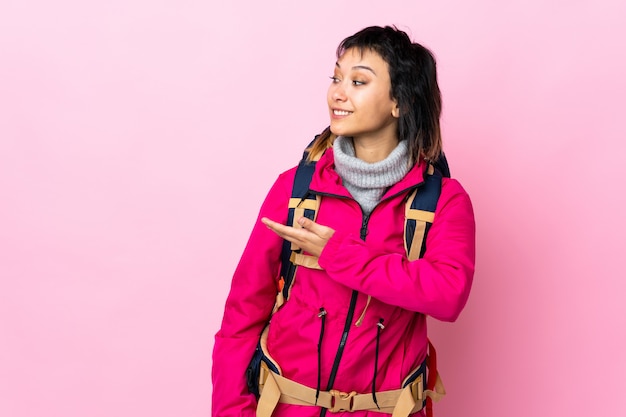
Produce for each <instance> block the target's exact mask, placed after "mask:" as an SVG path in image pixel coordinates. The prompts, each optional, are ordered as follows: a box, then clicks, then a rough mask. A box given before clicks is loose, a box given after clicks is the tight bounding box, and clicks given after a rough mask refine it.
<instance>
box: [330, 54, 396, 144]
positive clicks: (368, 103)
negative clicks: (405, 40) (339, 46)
mask: <svg viewBox="0 0 626 417" xmlns="http://www.w3.org/2000/svg"><path fill="white" fill-rule="evenodd" d="M331 79H332V82H331V84H330V87H329V88H328V95H327V100H328V110H329V113H330V130H331V131H332V132H333V133H334V134H336V135H340V136H351V137H353V138H354V140H360V139H367V140H380V139H384V140H395V141H397V140H398V138H397V125H398V117H399V115H400V112H399V109H398V105H397V102H396V100H394V99H393V98H392V97H391V78H390V76H389V69H388V67H387V63H386V62H385V61H384V60H383V59H382V58H381V57H380V55H378V54H377V53H376V52H373V51H368V50H363V51H359V50H357V49H354V48H352V49H348V50H347V51H346V52H345V53H344V54H343V55H342V56H341V57H340V58H339V60H338V61H337V64H336V65H335V72H334V75H333V76H332V77H331Z"/></svg>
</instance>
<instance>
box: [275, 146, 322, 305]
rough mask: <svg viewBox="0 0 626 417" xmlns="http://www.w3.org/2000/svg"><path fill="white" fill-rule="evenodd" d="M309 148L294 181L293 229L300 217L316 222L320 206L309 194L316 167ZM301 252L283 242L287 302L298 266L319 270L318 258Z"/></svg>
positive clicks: (282, 272)
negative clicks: (310, 156)
mask: <svg viewBox="0 0 626 417" xmlns="http://www.w3.org/2000/svg"><path fill="white" fill-rule="evenodd" d="M311 143H313V142H311ZM309 148H310V145H309V146H308V147H307V150H305V152H304V154H303V155H302V159H301V160H300V163H299V164H298V167H297V168H296V175H295V178H294V181H293V188H292V190H291V198H290V199H289V212H288V214H287V225H288V226H292V227H300V225H299V224H298V223H294V220H295V219H298V218H300V217H307V218H309V219H311V220H315V219H316V217H317V211H318V209H319V206H320V200H321V198H320V196H318V195H314V194H311V193H310V192H309V185H310V184H311V179H312V178H313V173H314V172H315V166H316V161H308V156H309V152H308V149H309ZM301 252H302V250H301V249H300V248H299V247H298V246H297V245H295V244H292V243H290V242H288V241H286V240H284V241H283V247H282V250H281V255H280V258H281V267H280V277H281V282H282V283H281V286H282V288H280V289H281V291H282V293H283V297H284V299H285V300H286V299H288V298H289V291H290V289H291V285H292V284H293V279H294V276H295V273H296V266H297V265H304V266H306V267H309V268H316V269H319V265H318V264H317V258H315V257H312V256H307V255H303V254H302V253H301Z"/></svg>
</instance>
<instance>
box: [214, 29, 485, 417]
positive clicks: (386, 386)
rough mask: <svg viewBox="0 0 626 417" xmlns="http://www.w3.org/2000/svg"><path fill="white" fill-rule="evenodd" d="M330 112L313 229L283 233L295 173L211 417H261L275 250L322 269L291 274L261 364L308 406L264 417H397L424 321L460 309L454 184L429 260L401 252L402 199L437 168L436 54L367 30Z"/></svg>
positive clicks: (468, 252)
mask: <svg viewBox="0 0 626 417" xmlns="http://www.w3.org/2000/svg"><path fill="white" fill-rule="evenodd" d="M327 100H328V108H329V113H330V128H329V129H327V130H326V131H324V132H323V134H321V135H320V136H319V137H318V138H317V139H316V141H315V142H314V143H313V145H312V146H311V148H310V153H309V154H310V156H311V158H312V159H316V158H317V157H319V160H318V161H317V164H316V168H315V172H314V174H313V178H312V180H311V183H310V192H311V193H312V194H316V195H319V196H321V205H320V208H319V210H318V214H317V218H316V220H315V221H312V220H309V219H306V218H299V219H296V222H297V225H295V226H296V227H291V226H286V225H285V223H286V221H287V206H288V202H289V198H290V196H291V190H292V185H293V181H294V176H295V168H294V169H291V170H289V171H287V172H285V173H283V174H282V175H280V176H279V178H278V179H277V181H276V183H275V184H274V186H273V187H272V188H271V190H270V192H269V194H268V196H267V198H266V200H265V202H264V203H263V206H262V208H261V211H260V214H259V221H257V223H256V225H255V227H254V230H253V231H252V235H251V236H250V240H249V242H248V244H247V246H246V249H245V251H244V253H243V255H242V257H241V260H240V263H239V265H238V267H237V269H236V271H235V274H234V277H233V281H232V287H231V292H230V294H229V297H228V299H227V302H226V308H225V313H224V318H223V322H222V327H221V329H220V331H219V332H218V333H217V335H216V339H215V348H214V353H213V415H214V416H220V417H225V416H231V415H232V416H235V415H237V416H252V415H255V412H256V408H257V398H256V397H255V396H254V395H253V394H250V392H249V390H248V388H247V386H246V380H245V373H246V368H247V366H248V364H249V362H250V358H251V357H252V354H253V352H254V350H255V348H256V346H257V343H258V340H259V334H260V333H261V332H262V330H263V329H264V328H265V326H266V324H267V320H268V318H269V317H270V315H271V313H272V310H273V307H274V303H275V300H276V293H277V291H278V285H279V284H278V282H279V271H280V253H281V245H282V242H283V239H286V240H288V241H290V242H292V243H294V244H296V245H297V246H299V247H300V248H302V250H303V253H304V254H307V255H309V256H312V257H316V258H318V259H317V262H318V264H319V269H318V268H307V267H303V266H300V267H299V268H298V270H297V274H296V279H295V283H294V284H293V286H292V287H291V293H290V297H289V300H288V302H286V303H285V304H284V305H282V307H280V308H279V309H278V310H277V312H276V313H275V314H274V315H272V320H271V325H270V326H269V328H268V331H267V332H266V339H265V340H266V343H267V346H266V347H267V352H268V353H269V355H271V357H272V360H273V361H274V362H275V363H276V364H277V366H278V368H279V369H280V374H281V375H282V376H281V377H280V378H282V379H277V381H279V382H280V381H288V382H289V383H290V384H291V383H293V386H295V387H298V388H302V389H303V390H308V391H307V392H309V393H311V392H314V393H315V398H313V399H312V400H311V401H309V402H306V401H305V402H301V401H300V402H298V401H290V400H288V399H286V397H288V395H287V396H285V395H283V397H280V398H278V397H276V398H275V399H274V401H273V402H272V401H270V402H269V403H267V404H270V403H271V405H270V406H269V408H268V407H266V405H267V404H266V399H264V397H265V389H264V393H263V395H262V397H261V399H260V400H259V403H262V404H263V405H262V406H261V407H260V410H259V415H266V416H269V415H270V414H271V415H274V416H317V415H324V414H326V411H327V408H335V407H336V408H337V409H350V410H356V411H354V412H355V413H356V414H359V415H366V414H367V413H369V411H383V412H388V413H391V412H392V411H393V410H394V407H395V406H396V405H397V402H398V401H400V400H399V399H398V395H399V394H397V392H398V391H394V390H399V389H401V388H402V385H403V382H404V381H405V380H406V378H407V377H410V376H411V375H412V374H414V376H413V377H414V378H415V376H416V375H418V373H419V375H423V363H424V361H425V357H426V355H427V350H428V341H427V335H426V316H427V315H430V316H432V317H434V318H436V319H439V320H444V321H454V320H455V319H456V318H457V317H458V315H459V313H460V312H461V310H462V308H463V307H464V305H465V303H466V301H467V298H468V295H469V291H470V287H471V283H472V277H473V273H474V252H475V248H474V234H475V227H474V217H473V212H472V206H471V203H470V199H469V197H468V195H467V193H466V192H465V191H464V190H463V188H462V187H461V185H460V184H459V183H458V182H457V181H455V180H453V179H450V178H443V180H442V183H441V194H440V197H439V200H438V203H437V208H436V211H435V219H434V222H433V224H432V227H431V228H430V231H429V233H428V235H427V240H426V248H427V250H426V252H425V254H424V256H423V258H421V259H417V260H413V261H409V260H408V258H407V255H406V250H405V247H404V216H405V202H406V200H407V196H408V194H409V193H410V192H411V191H413V190H414V189H415V188H416V187H417V186H418V185H419V184H421V183H422V182H423V180H424V178H425V175H426V171H427V169H428V166H429V161H436V160H437V159H438V158H439V156H440V154H441V135H440V129H439V117H440V113H441V98H440V93H439V87H438V85H437V77H436V69H435V60H434V58H433V57H432V55H431V53H430V52H429V51H428V50H427V49H426V48H424V47H422V46H421V45H419V44H417V43H412V42H411V40H410V39H409V37H408V36H407V35H406V33H404V32H402V31H400V30H397V29H396V28H392V27H384V28H382V27H369V28H366V29H363V30H362V31H360V32H358V33H356V34H355V35H353V36H350V37H348V38H346V39H345V40H344V41H343V42H342V43H341V44H340V45H339V47H338V49H337V63H336V65H335V68H334V74H333V76H332V77H331V84H330V87H329V89H328V96H327ZM383 323H384V324H383ZM416 372H417V373H416ZM277 378H278V377H277ZM420 378H421V377H420ZM270 379H271V380H272V384H273V386H274V388H276V384H275V383H274V380H275V378H274V376H271V377H270ZM280 389H283V388H280ZM285 389H286V388H285ZM331 390H337V391H339V392H343V393H356V394H358V398H357V397H355V396H354V395H356V394H352V395H343V396H341V395H338V394H336V393H329V391H331ZM389 393H392V394H393V395H392V394H389ZM283 394H284V392H283ZM268 395H269V394H268ZM278 395H279V394H278ZM394 395H395V396H394ZM329 398H330V400H328V399H329ZM420 398H421V397H420ZM321 399H326V400H328V401H330V402H328V401H326V400H324V401H326V402H324V401H322V400H321ZM414 400H415V401H416V402H418V403H420V404H417V405H416V406H415V407H414V408H411V407H409V408H408V409H407V410H405V411H406V413H405V415H406V414H408V413H411V412H413V413H416V415H422V414H423V413H424V411H423V410H421V401H419V399H414ZM276 401H277V402H278V404H274V403H275V402H276ZM357 403H358V404H357ZM365 403H367V404H366V406H363V404H365ZM261 408H262V410H261ZM399 408H401V407H399ZM331 411H336V410H331ZM376 415H380V414H379V413H376ZM355 417H356V416H355Z"/></svg>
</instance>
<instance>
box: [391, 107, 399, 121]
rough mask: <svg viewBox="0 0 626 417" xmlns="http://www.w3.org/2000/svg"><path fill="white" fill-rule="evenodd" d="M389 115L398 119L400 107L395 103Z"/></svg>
mask: <svg viewBox="0 0 626 417" xmlns="http://www.w3.org/2000/svg"><path fill="white" fill-rule="evenodd" d="M391 115H392V116H393V117H395V118H396V119H398V118H399V117H400V108H399V107H398V105H397V104H396V105H395V106H394V107H393V109H392V110H391Z"/></svg>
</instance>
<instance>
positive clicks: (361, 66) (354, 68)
mask: <svg viewBox="0 0 626 417" xmlns="http://www.w3.org/2000/svg"><path fill="white" fill-rule="evenodd" d="M335 66H336V67H337V68H341V65H339V62H335ZM359 69H361V70H366V71H370V72H371V73H372V74H374V75H376V72H375V71H374V70H373V69H372V68H370V67H368V66H367V65H355V66H353V67H352V70H359Z"/></svg>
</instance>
